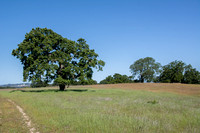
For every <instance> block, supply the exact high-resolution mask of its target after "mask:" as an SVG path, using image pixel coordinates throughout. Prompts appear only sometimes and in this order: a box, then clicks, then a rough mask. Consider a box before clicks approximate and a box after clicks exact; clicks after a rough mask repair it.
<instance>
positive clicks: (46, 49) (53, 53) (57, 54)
mask: <svg viewBox="0 0 200 133" xmlns="http://www.w3.org/2000/svg"><path fill="white" fill-rule="evenodd" d="M12 55H13V56H16V57H17V58H18V59H20V61H21V63H22V64H23V78H24V81H27V80H28V81H32V82H34V83H35V82H45V83H48V82H51V81H53V80H54V82H56V83H57V84H58V85H59V87H60V90H62V91H63V90H64V89H65V85H67V86H69V85H70V84H71V82H73V81H81V82H85V81H87V80H90V79H92V74H93V70H92V68H96V69H98V70H99V71H102V68H103V66H104V65H105V62H104V61H102V60H98V59H97V58H98V54H97V53H95V51H94V49H90V48H89V45H88V44H87V43H86V41H85V40H84V39H82V38H80V39H78V40H77V42H75V41H72V40H69V39H67V38H63V37H62V36H61V35H59V34H57V33H55V32H54V31H52V30H51V29H47V28H35V29H32V30H31V31H30V32H29V33H27V34H26V35H25V39H24V40H23V42H21V43H20V44H18V48H17V49H14V50H13V51H12Z"/></svg>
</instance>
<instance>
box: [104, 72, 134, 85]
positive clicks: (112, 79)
mask: <svg viewBox="0 0 200 133" xmlns="http://www.w3.org/2000/svg"><path fill="white" fill-rule="evenodd" d="M132 79H133V77H132V76H127V75H121V74H119V73H115V74H114V75H113V76H111V75H109V76H108V77H106V78H105V79H104V80H102V81H100V84H116V83H133V82H134V81H133V80H132Z"/></svg>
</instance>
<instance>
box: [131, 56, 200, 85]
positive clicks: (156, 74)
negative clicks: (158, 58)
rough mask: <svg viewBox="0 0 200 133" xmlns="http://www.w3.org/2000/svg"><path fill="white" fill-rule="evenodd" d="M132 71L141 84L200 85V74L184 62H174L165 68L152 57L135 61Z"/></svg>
mask: <svg viewBox="0 0 200 133" xmlns="http://www.w3.org/2000/svg"><path fill="white" fill-rule="evenodd" d="M130 70H131V72H132V74H133V77H134V78H137V79H138V80H139V82H161V83H187V84H199V83H200V72H199V71H197V70H196V68H193V67H192V65H190V64H189V65H187V64H186V63H184V62H183V61H177V60H175V61H172V62H170V63H169V64H167V65H165V66H161V64H160V63H158V62H155V59H153V58H151V57H146V58H141V59H139V60H137V61H135V62H134V63H133V64H132V65H131V66H130Z"/></svg>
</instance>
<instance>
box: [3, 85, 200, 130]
mask: <svg viewBox="0 0 200 133" xmlns="http://www.w3.org/2000/svg"><path fill="white" fill-rule="evenodd" d="M0 96H1V97H3V98H7V99H11V100H13V101H15V103H17V104H18V105H20V106H21V107H22V108H23V109H24V110H25V112H26V113H27V114H28V115H29V116H30V118H31V120H32V122H33V123H34V126H35V127H36V128H37V130H38V131H40V132H41V133H49V132H58V133H62V132H81V133H83V132H89V133H94V132H95V133H98V132H109V133H110V132H113V133H121V132H127V133H129V132H130V133H132V132H135V133H138V132H148V133H149V132H152V133H155V132H159V133H160V132H166V133H168V132H174V133H177V132H186V133H191V132H195V133H197V132H200V97H197V96H184V95H178V94H173V93H164V92H162V93H161V92H160V93H158V92H157V93H155V92H149V91H141V90H122V89H92V88H90V89H87V88H81V89H80V90H77V89H76V90H68V91H64V92H59V91H55V90H47V89H45V90H43V91H28V90H27V91H24V92H22V91H13V92H9V91H0ZM0 109H1V108H0ZM0 123H1V119H0ZM8 126H9V125H8ZM4 128H5V125H4V123H1V125H0V131H1V130H2V131H5V130H6V129H4ZM8 128H9V127H8ZM16 130H17V129H16ZM18 130H21V129H18ZM13 132H15V131H13ZM16 132H18V131H16ZM21 132H23V130H21Z"/></svg>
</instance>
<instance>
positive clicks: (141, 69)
mask: <svg viewBox="0 0 200 133" xmlns="http://www.w3.org/2000/svg"><path fill="white" fill-rule="evenodd" d="M160 67H161V65H160V63H157V62H155V60H154V59H153V58H151V57H146V58H141V59H139V60H137V61H135V62H134V63H133V64H132V65H131V66H130V69H131V72H132V74H133V77H136V76H138V79H139V81H140V82H144V81H146V82H152V81H153V79H154V78H155V76H156V74H159V72H160Z"/></svg>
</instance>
